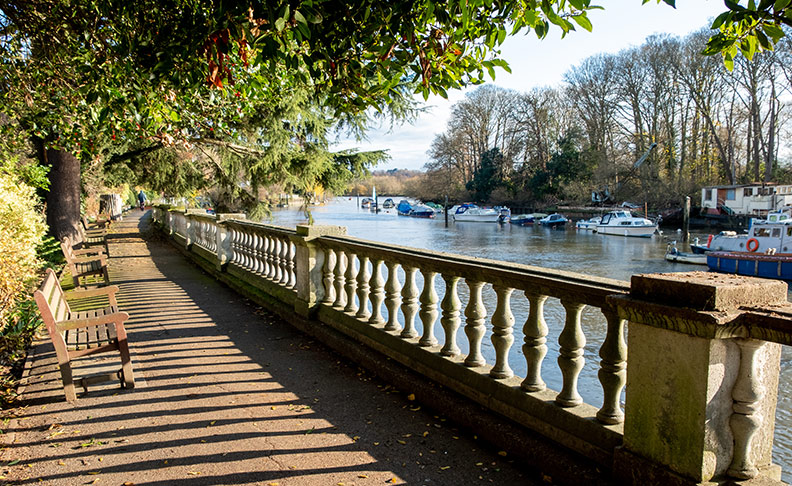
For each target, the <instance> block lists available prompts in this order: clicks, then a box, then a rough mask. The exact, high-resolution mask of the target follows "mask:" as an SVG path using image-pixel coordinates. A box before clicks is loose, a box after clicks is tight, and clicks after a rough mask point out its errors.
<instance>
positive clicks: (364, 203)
mask: <svg viewBox="0 0 792 486" xmlns="http://www.w3.org/2000/svg"><path fill="white" fill-rule="evenodd" d="M371 203H372V199H371V198H370V197H364V198H363V200H362V201H360V207H361V208H368V207H371Z"/></svg>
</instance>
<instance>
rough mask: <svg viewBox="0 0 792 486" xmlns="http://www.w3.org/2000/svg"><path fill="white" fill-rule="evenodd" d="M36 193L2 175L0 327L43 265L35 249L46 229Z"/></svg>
mask: <svg viewBox="0 0 792 486" xmlns="http://www.w3.org/2000/svg"><path fill="white" fill-rule="evenodd" d="M37 204H38V199H37V197H36V193H35V190H34V189H33V188H32V187H30V186H28V185H26V184H24V183H22V182H21V181H19V180H18V179H17V178H16V177H14V176H13V175H11V174H9V173H3V172H0V324H2V326H3V327H5V325H6V324H7V322H8V319H9V315H10V313H11V312H12V311H13V310H14V309H15V306H16V303H17V301H18V300H20V299H21V298H22V296H24V295H25V294H26V293H27V292H28V290H29V289H30V287H31V285H33V284H34V281H35V278H36V272H37V270H38V269H39V268H40V266H41V262H40V260H39V258H38V256H37V254H36V249H37V248H38V247H39V245H41V243H42V241H43V237H44V234H45V232H46V225H45V224H44V219H43V216H42V214H41V212H40V211H39V210H38V208H37Z"/></svg>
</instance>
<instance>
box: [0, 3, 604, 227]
mask: <svg viewBox="0 0 792 486" xmlns="http://www.w3.org/2000/svg"><path fill="white" fill-rule="evenodd" d="M589 8H590V7H589V3H588V0H583V1H580V2H570V3H567V2H563V1H557V2H545V4H543V5H542V6H540V5H538V4H534V5H526V4H523V3H522V2H512V1H507V2H482V3H480V4H477V5H471V4H469V3H468V2H452V3H450V4H446V3H439V2H435V1H433V0H424V1H422V2H382V1H380V0H367V1H363V2H359V1H358V2H349V1H344V0H333V1H326V2H313V1H310V0H308V1H304V2H292V3H281V4H275V3H271V2H259V1H251V2H214V1H210V0H205V1H197V2H186V1H179V0H176V1H173V2H159V1H157V0H143V1H141V2H134V3H129V2H125V1H120V0H111V1H98V0H94V1H90V0H89V1H80V2H77V1H76V0H72V1H69V0H65V1H55V0H52V1H46V0H45V1H42V2H33V3H31V2H27V1H24V0H3V1H0V12H1V14H0V35H2V38H3V43H2V45H0V49H2V52H0V54H2V55H1V56H0V57H1V58H2V62H1V63H0V96H2V101H3V103H2V106H3V107H4V113H3V114H4V115H6V116H5V117H4V122H3V129H4V130H3V135H5V137H4V138H3V140H4V141H5V142H6V143H8V144H11V143H13V142H16V144H17V148H18V149H21V148H22V147H24V145H25V144H27V142H28V140H29V139H30V138H31V137H35V140H36V145H37V146H38V147H39V150H38V153H39V160H40V162H41V163H42V164H48V165H51V166H52V167H53V170H52V171H51V174H53V176H54V177H57V176H58V175H59V174H65V175H68V176H69V177H68V178H67V179H64V181H63V184H59V183H55V181H53V186H52V190H51V193H50V197H51V202H52V204H50V205H48V207H49V208H51V210H52V208H55V207H60V208H61V210H62V213H63V214H62V215H60V216H61V217H57V218H56V217H52V218H50V223H51V226H52V229H53V230H54V232H55V233H56V234H57V235H58V236H62V235H65V234H69V233H73V232H74V230H75V228H74V226H75V223H76V221H77V216H78V207H77V206H76V205H75V203H74V201H77V200H78V197H79V179H78V176H79V173H80V168H79V165H78V164H79V163H80V162H81V163H82V164H83V166H85V165H88V164H91V163H99V162H101V160H102V159H103V158H104V157H105V156H107V155H108V154H110V153H111V152H116V153H118V151H119V149H118V147H115V145H116V144H120V143H125V144H126V146H127V147H133V148H134V150H146V149H147V148H148V147H145V146H141V145H145V144H144V143H141V142H148V143H149V144H151V146H157V145H162V146H166V147H168V146H175V145H181V146H184V147H185V148H188V149H189V146H191V145H194V144H206V143H211V144H214V145H219V144H225V145H226V147H227V148H230V149H233V148H235V147H239V146H244V145H245V143H246V142H247V140H244V136H243V135H242V134H240V133H237V132H235V130H234V128H233V127H232V126H231V122H233V121H235V120H238V119H240V118H241V117H244V116H247V115H250V114H251V112H252V111H253V110H255V109H256V107H260V106H262V105H266V104H267V103H268V102H274V101H276V100H278V99H279V98H280V97H281V96H283V95H284V93H285V94H286V95H287V96H288V95H289V94H290V91H291V90H292V89H308V90H310V92H311V95H310V96H311V97H312V98H313V99H314V100H316V101H317V103H319V104H320V105H321V106H323V107H326V108H328V109H330V110H331V112H332V114H333V115H334V116H337V117H341V118H343V119H344V120H346V121H348V120H352V121H353V123H354V117H356V116H359V115H361V114H362V113H364V112H365V110H366V109H368V108H370V107H373V108H374V109H375V110H377V111H379V112H387V111H388V110H389V108H390V107H391V106H392V103H393V102H394V101H395V100H399V99H404V98H405V97H407V96H408V95H409V91H408V88H409V89H410V90H415V91H417V92H420V93H423V94H424V95H425V96H428V95H429V94H430V93H439V94H443V95H444V94H445V92H446V90H448V89H452V88H457V87H460V86H463V85H465V84H468V83H471V82H481V81H482V80H483V77H484V74H485V73H489V74H490V75H492V74H493V69H494V68H495V67H498V66H502V67H505V66H506V64H505V62H504V61H502V60H500V59H497V57H494V56H493V53H495V52H496V47H497V46H498V45H499V44H500V43H502V42H503V40H504V39H505V36H506V35H507V34H508V33H510V32H511V33H516V32H519V31H521V30H524V29H533V30H534V31H535V32H536V33H537V35H539V36H540V37H543V36H544V35H546V33H547V31H548V29H549V26H550V24H551V23H552V24H555V25H558V26H559V27H560V28H561V29H562V30H563V31H564V32H567V31H569V30H571V29H574V27H573V24H572V22H575V23H577V24H578V25H579V26H582V27H584V28H587V29H590V23H589V22H588V19H587V17H586V13H587V10H588V9H589ZM397 115H398V113H397ZM61 169H63V170H61ZM306 172H311V171H306ZM75 174H77V177H75ZM66 202H69V204H66ZM56 203H60V204H56Z"/></svg>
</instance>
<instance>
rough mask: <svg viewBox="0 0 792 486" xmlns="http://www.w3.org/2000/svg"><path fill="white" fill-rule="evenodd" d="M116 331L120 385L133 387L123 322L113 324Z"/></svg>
mask: <svg viewBox="0 0 792 486" xmlns="http://www.w3.org/2000/svg"><path fill="white" fill-rule="evenodd" d="M115 328H116V333H118V352H119V353H120V354H121V375H122V380H123V381H122V383H121V386H123V387H124V388H135V375H134V373H132V359H131V358H130V357H129V344H128V343H127V335H126V329H124V326H123V324H122V325H118V326H115Z"/></svg>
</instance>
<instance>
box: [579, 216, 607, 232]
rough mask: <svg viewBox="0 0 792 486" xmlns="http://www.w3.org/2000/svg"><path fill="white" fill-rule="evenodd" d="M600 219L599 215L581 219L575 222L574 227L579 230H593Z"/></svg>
mask: <svg viewBox="0 0 792 486" xmlns="http://www.w3.org/2000/svg"><path fill="white" fill-rule="evenodd" d="M600 221H602V218H601V217H600V216H595V217H593V218H589V219H581V220H580V221H578V222H577V223H575V228H577V229H579V230H587V231H593V230H595V229H597V225H598V224H600Z"/></svg>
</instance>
